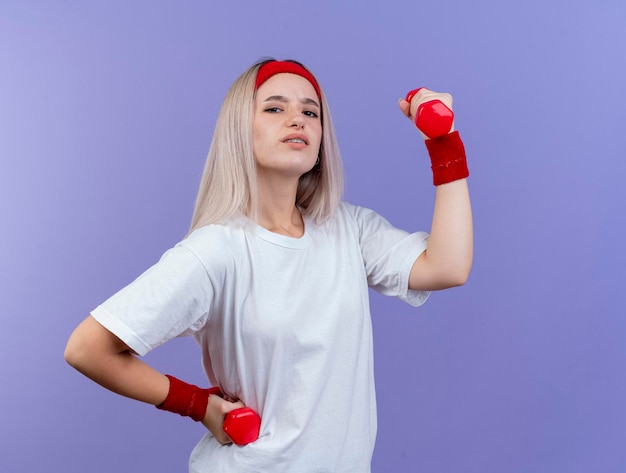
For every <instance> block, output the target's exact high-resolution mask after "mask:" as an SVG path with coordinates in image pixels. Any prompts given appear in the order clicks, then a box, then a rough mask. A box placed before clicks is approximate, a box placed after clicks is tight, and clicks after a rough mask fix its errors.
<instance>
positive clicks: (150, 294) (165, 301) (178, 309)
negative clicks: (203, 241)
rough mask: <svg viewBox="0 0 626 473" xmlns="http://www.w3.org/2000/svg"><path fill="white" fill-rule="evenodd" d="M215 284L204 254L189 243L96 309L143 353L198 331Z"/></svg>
mask: <svg viewBox="0 0 626 473" xmlns="http://www.w3.org/2000/svg"><path fill="white" fill-rule="evenodd" d="M214 294H215V287H214V284H213V283H212V281H211V279H210V278H209V276H208V274H207V271H206V269H205V267H204V265H203V264H202V263H201V261H200V260H199V259H198V257H197V256H196V255H195V254H194V253H193V251H191V250H190V249H189V248H187V247H185V246H184V245H181V244H179V245H177V246H175V247H174V248H172V249H170V250H168V251H167V252H166V253H165V254H164V255H163V256H162V257H161V259H160V260H159V262H158V263H156V264H155V265H154V266H152V267H151V268H149V269H148V270H147V271H146V272H144V273H143V274H142V275H141V276H139V277H138V278H137V279H136V280H135V281H133V282H132V283H130V284H129V285H128V286H126V287H125V288H123V289H122V290H120V291H119V292H118V293H116V294H115V295H113V296H112V297H110V298H109V299H108V300H106V301H105V302H104V303H103V304H101V305H99V306H98V307H97V308H96V309H94V310H93V311H92V312H91V315H92V316H93V317H94V318H95V319H96V320H97V321H98V322H99V323H101V324H102V325H103V326H104V327H105V328H107V329H108V330H110V331H111V332H113V333H114V334H115V335H116V336H117V337H119V338H120V339H121V340H122V341H123V342H124V343H126V344H127V345H128V346H129V347H130V348H131V349H132V350H134V351H135V352H136V353H137V354H139V355H145V354H146V353H148V352H149V351H150V350H152V349H154V348H156V347H157V346H159V345H161V344H163V343H165V342H166V341H168V340H170V339H172V338H174V337H177V336H180V335H188V334H193V333H194V332H195V331H197V330H199V329H200V328H201V327H202V326H203V325H204V324H205V323H206V321H207V318H208V315H209V310H210V306H211V301H212V300H213V298H214Z"/></svg>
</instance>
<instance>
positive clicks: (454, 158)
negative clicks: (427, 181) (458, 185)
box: [426, 131, 469, 186]
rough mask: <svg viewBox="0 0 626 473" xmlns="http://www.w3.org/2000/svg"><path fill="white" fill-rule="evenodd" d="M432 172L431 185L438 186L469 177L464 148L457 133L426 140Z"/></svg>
mask: <svg viewBox="0 0 626 473" xmlns="http://www.w3.org/2000/svg"><path fill="white" fill-rule="evenodd" d="M426 148H427V149H428V154H429V156H430V161H431V169H432V171H433V184H434V185H435V186H439V185H441V184H447V183H448V182H452V181H457V180H459V179H465V178H466V177H468V176H469V169H468V167H467V159H466V156H465V147H464V145H463V141H461V137H460V135H459V132H458V131H454V132H451V133H448V134H447V135H443V136H440V137H438V138H432V139H429V140H426Z"/></svg>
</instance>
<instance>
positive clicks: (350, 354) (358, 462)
mask: <svg viewBox="0 0 626 473" xmlns="http://www.w3.org/2000/svg"><path fill="white" fill-rule="evenodd" d="M433 99H437V100H440V101H442V102H444V103H445V104H447V105H448V106H449V107H451V98H450V96H449V95H447V94H437V93H434V92H431V91H428V90H426V89H422V90H420V91H419V92H418V93H417V94H416V95H415V96H414V97H413V98H412V99H409V100H410V103H409V102H407V101H406V100H400V101H399V106H400V110H401V112H402V113H404V115H406V116H407V117H409V118H411V119H412V118H413V117H414V116H415V114H416V110H417V107H418V106H419V105H420V104H421V103H424V102H426V101H429V100H433ZM427 144H428V149H429V152H430V154H431V158H432V160H433V163H434V164H433V172H434V179H435V183H436V184H437V187H436V202H435V209H434V216H433V222H432V228H431V233H430V236H428V235H427V234H426V233H422V232H419V233H414V234H409V233H407V232H405V231H402V230H399V229H396V228H393V227H392V226H391V225H390V224H389V223H388V222H387V221H386V220H384V219H383V218H382V217H380V216H379V215H377V214H376V213H374V212H373V211H371V210H368V209H364V208H360V207H356V206H353V205H350V204H347V203H345V202H342V201H341V196H342V184H343V178H342V167H341V162H340V157H339V152H338V147H337V143H336V141H335V135H334V131H333V125H332V119H331V116H330V112H329V109H328V104H327V102H326V99H325V97H324V93H323V92H322V89H321V88H320V86H319V84H318V82H317V80H316V79H315V77H314V76H313V75H312V74H311V72H310V71H308V69H306V68H305V67H304V66H302V65H301V64H299V63H297V62H294V61H274V60H270V61H263V62H260V63H257V64H255V65H253V66H252V67H251V68H249V69H248V70H247V71H245V72H244V73H243V74H242V75H241V76H240V77H239V78H238V79H237V81H236V82H235V83H234V84H233V86H232V87H231V89H230V91H229V92H228V95H227V97H226V99H225V101H224V104H223V106H222V109H221V112H220V115H219V118H218V121H217V125H216V128H215V133H214V136H213V141H212V144H211V148H210V151H209V155H208V158H207V163H206V167H205V171H204V174H203V176H202V182H201V185H200V190H199V192H198V198H197V201H196V207H195V211H194V215H193V221H192V225H191V230H190V232H189V234H188V235H187V237H186V238H185V239H183V240H182V241H181V242H180V243H179V244H178V245H176V246H175V247H174V248H172V249H170V250H169V251H167V252H166V253H165V254H164V255H163V257H162V258H161V260H160V261H159V262H158V263H156V264H155V265H154V266H153V267H151V268H150V269H148V270H147V271H146V272H145V273H144V274H142V275H141V276H140V277H139V278H138V279H137V280H135V281H134V282H133V283H131V284H130V285H129V286H127V287H125V288H124V289H122V290H121V291H120V292H118V293H117V294H115V295H114V296H112V297H111V298H110V299H109V300H107V301H106V302H104V303H103V304H102V305H100V306H99V307H97V308H96V309H95V310H94V311H93V312H92V313H91V315H90V316H88V317H87V318H86V319H85V320H84V321H83V322H82V323H81V324H80V325H79V326H78V327H77V328H76V330H75V331H74V333H73V334H72V335H71V337H70V339H69V341H68V344H67V348H66V352H65V357H66V359H67V361H68V362H69V363H70V364H71V365H72V366H74V367H75V368H76V369H78V370H79V371H80V372H82V373H83V374H85V375H86V376H88V377H89V378H91V379H93V380H94V381H96V382H97V383H100V384H101V385H102V386H104V387H106V388H107V389H110V390H112V391H114V392H116V393H119V394H121V395H123V396H127V397H130V398H133V399H137V400H140V401H143V402H146V403H150V404H153V405H155V406H157V407H159V408H160V409H164V410H169V411H172V412H177V413H179V414H181V415H187V416H190V417H191V418H193V419H194V420H197V421H201V422H202V423H203V424H204V425H205V426H206V428H207V430H208V432H207V434H206V435H205V436H204V438H203V439H202V440H201V441H200V443H199V444H198V445H197V446H196V448H195V449H194V451H193V453H192V455H191V458H190V471H192V472H198V473H200V472H208V471H211V472H229V473H237V472H242V473H243V472H259V471H271V472H273V473H279V472H289V473H296V472H342V473H346V472H359V473H362V472H368V471H370V462H371V455H372V451H373V447H374V439H375V436H376V402H375V393H374V375H373V359H372V333H371V331H372V329H371V323H370V312H369V302H368V287H372V288H374V289H376V290H378V291H380V292H382V293H384V294H387V295H393V296H397V297H399V298H400V299H402V300H404V301H406V302H408V303H409V304H412V305H415V306H417V305H420V304H422V303H423V302H424V301H425V300H426V298H427V297H428V294H429V292H428V291H431V290H437V289H444V288H447V287H452V286H457V285H461V284H463V283H464V282H465V281H466V279H467V277H468V275H469V272H470V267H471V262H472V219H471V209H470V202H469V194H468V188H467V183H466V179H465V178H466V177H467V175H468V173H467V166H466V164H465V155H464V150H463V145H462V143H461V141H460V138H459V136H458V133H457V132H453V131H451V132H450V133H449V134H448V135H445V136H443V137H441V138H436V139H432V140H428V142H427ZM181 335H192V336H193V337H194V338H195V340H196V341H197V342H198V344H199V346H200V348H201V350H202V359H203V366H204V369H205V371H206V374H207V377H208V380H209V381H210V383H211V384H212V385H213V386H216V387H219V388H220V389H219V392H218V391H216V390H212V391H209V390H208V389H201V388H198V387H196V386H192V385H189V384H187V383H185V382H183V381H180V380H178V379H176V378H175V377H173V376H169V375H167V376H166V375H163V374H161V373H159V372H157V371H156V370H154V369H153V368H151V367H150V366H148V365H147V364H145V363H144V362H143V361H142V360H141V358H140V357H139V356H141V355H144V354H146V353H147V352H148V351H150V350H152V349H154V348H155V347H157V346H159V345H161V344H162V343H164V342H166V341H167V340H170V339H172V338H173V337H177V336H181ZM244 405H245V406H248V407H249V408H251V409H252V410H253V411H255V412H257V413H258V414H259V415H260V416H261V419H262V422H261V426H260V431H259V436H258V439H256V440H255V441H253V442H251V443H248V444H247V445H245V446H240V445H235V444H232V442H231V439H230V438H229V436H228V435H227V434H226V433H225V431H224V428H223V424H224V419H225V417H226V415H227V414H228V413H229V412H231V411H235V410H236V409H240V408H242V407H243V406H244Z"/></svg>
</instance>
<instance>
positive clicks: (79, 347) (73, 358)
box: [63, 332, 87, 371]
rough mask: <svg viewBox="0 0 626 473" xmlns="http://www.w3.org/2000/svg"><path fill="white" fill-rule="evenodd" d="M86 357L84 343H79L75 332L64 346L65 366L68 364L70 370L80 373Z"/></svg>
mask: <svg viewBox="0 0 626 473" xmlns="http://www.w3.org/2000/svg"><path fill="white" fill-rule="evenodd" d="M86 357H87V354H86V350H85V347H84V343H82V342H81V340H80V339H79V337H78V336H77V335H76V332H74V333H73V334H72V335H71V336H70V338H69V340H68V341H67V344H66V345H65V351H64V352H63V358H65V361H66V362H67V364H69V365H70V366H71V367H72V368H75V369H77V370H78V371H81V369H80V367H81V366H82V365H83V364H84V360H85V358H86Z"/></svg>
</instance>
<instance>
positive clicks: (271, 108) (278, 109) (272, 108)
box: [265, 107, 282, 113]
mask: <svg viewBox="0 0 626 473" xmlns="http://www.w3.org/2000/svg"><path fill="white" fill-rule="evenodd" d="M265 111H266V112H269V113H278V112H282V109H281V108H280V107H268V108H266V109H265Z"/></svg>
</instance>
